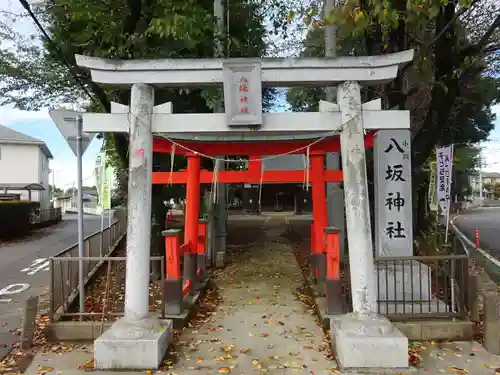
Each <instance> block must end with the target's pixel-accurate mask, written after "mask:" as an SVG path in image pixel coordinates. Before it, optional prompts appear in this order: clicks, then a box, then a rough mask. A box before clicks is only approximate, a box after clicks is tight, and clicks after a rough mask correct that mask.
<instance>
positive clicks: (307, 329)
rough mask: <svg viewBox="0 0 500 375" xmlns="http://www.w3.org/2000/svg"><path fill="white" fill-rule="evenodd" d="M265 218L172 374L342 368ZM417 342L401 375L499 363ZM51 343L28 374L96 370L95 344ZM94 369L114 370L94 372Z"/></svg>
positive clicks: (475, 348)
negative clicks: (261, 234)
mask: <svg viewBox="0 0 500 375" xmlns="http://www.w3.org/2000/svg"><path fill="white" fill-rule="evenodd" d="M260 225H262V226H263V227H264V230H265V239H264V240H263V241H259V242H258V243H255V244H254V245H253V246H252V247H251V248H249V249H245V250H243V251H238V252H236V253H234V254H233V258H232V262H231V264H230V265H229V266H227V267H226V268H225V269H224V270H222V271H220V272H218V273H217V274H216V276H215V279H216V283H217V285H218V286H219V296H218V297H219V302H218V305H217V307H216V309H215V310H214V311H213V312H210V313H207V314H206V315H204V316H201V317H199V320H200V321H199V324H196V325H195V326H194V327H192V328H187V329H185V330H184V331H183V332H182V334H181V335H180V337H179V338H178V341H177V342H176V344H175V345H174V346H173V347H172V349H171V350H170V353H169V356H170V357H171V358H172V360H171V361H170V360H168V361H167V364H168V365H169V366H168V367H167V368H165V369H163V370H161V371H162V372H165V373H167V374H171V375H200V374H217V373H231V374H238V375H240V374H241V375H250V374H264V373H266V374H276V375H277V374H279V375H285V374H309V375H311V374H312V375H317V374H338V373H340V371H338V370H337V368H336V362H335V361H334V360H333V359H331V356H330V352H329V342H328V340H326V339H325V338H324V332H323V331H322V329H321V328H320V327H319V326H318V324H317V322H316V319H315V317H314V315H313V313H312V311H310V309H309V307H308V305H307V304H305V303H303V302H302V300H303V299H304V296H303V295H302V294H301V293H300V290H301V289H300V287H301V286H302V282H303V279H302V275H301V271H300V269H299V267H298V265H297V262H296V260H295V256H294V254H293V248H292V244H291V243H290V242H289V241H287V240H286V239H284V238H283V237H282V236H281V234H282V233H283V232H284V229H285V228H286V225H285V223H284V218H280V219H278V218H270V219H268V220H264V221H261V223H260ZM249 230H251V229H249ZM256 237H258V236H257V235H256ZM415 346H418V347H419V349H417V351H418V352H419V353H420V356H421V364H420V366H419V368H412V369H411V370H410V371H408V372H407V373H400V375H407V374H408V375H409V374H420V375H437V374H442V373H448V374H471V375H495V369H496V368H498V367H500V358H499V357H495V356H491V355H490V354H488V353H487V352H486V351H485V350H484V349H483V348H482V347H481V346H480V345H479V344H477V343H469V342H466V343H449V344H438V343H435V342H428V343H418V344H415ZM54 347H55V349H53V348H51V347H48V348H46V351H45V353H39V354H38V355H37V356H36V357H35V359H34V360H33V362H32V364H31V366H30V367H29V368H28V369H27V371H26V372H25V374H26V375H40V374H42V373H43V374H47V375H82V374H83V373H84V372H83V371H84V370H85V368H90V369H91V367H92V364H91V361H92V358H93V349H92V343H89V344H85V345H77V346H74V347H73V346H71V345H69V344H63V345H59V344H58V345H55V346H54ZM387 355H391V353H387ZM499 371H500V370H499ZM94 374H95V375H104V374H112V372H110V371H94ZM128 374H130V375H132V374H144V371H135V372H126V371H125V372H121V375H128ZM146 374H148V375H149V374H150V372H146ZM351 374H352V373H351Z"/></svg>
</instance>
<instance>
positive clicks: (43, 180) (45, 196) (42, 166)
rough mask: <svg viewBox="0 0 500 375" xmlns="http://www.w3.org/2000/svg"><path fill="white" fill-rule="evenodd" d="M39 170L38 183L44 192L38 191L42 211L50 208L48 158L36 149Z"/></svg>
mask: <svg viewBox="0 0 500 375" xmlns="http://www.w3.org/2000/svg"><path fill="white" fill-rule="evenodd" d="M38 150H39V151H38V158H39V169H38V183H39V184H40V185H42V186H43V187H44V188H45V190H43V191H40V192H39V194H40V197H39V202H40V208H41V209H42V210H45V209H48V208H50V193H49V170H50V168H49V158H48V157H47V155H45V153H44V152H43V151H42V149H41V148H39V149H38Z"/></svg>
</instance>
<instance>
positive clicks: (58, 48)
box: [0, 0, 288, 251]
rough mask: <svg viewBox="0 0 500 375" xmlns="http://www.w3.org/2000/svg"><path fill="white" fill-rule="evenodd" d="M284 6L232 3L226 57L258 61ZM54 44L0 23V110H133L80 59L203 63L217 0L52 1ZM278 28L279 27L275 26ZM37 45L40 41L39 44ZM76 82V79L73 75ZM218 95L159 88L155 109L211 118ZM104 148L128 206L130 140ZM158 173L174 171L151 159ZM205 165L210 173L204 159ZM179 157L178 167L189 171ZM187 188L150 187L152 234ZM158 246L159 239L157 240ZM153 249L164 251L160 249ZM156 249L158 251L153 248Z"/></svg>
mask: <svg viewBox="0 0 500 375" xmlns="http://www.w3.org/2000/svg"><path fill="white" fill-rule="evenodd" d="M285 3H286V2H285V1H278V2H272V1H270V2H269V4H267V2H266V4H267V6H266V7H265V8H264V9H263V8H262V5H263V4H264V3H260V2H257V1H247V0H237V1H231V2H227V4H226V10H227V15H228V17H225V28H226V29H227V30H228V32H227V33H226V34H225V35H222V36H221V39H222V40H221V43H222V44H223V45H224V47H225V53H226V56H230V57H260V56H262V55H263V54H264V52H265V49H266V43H265V40H266V29H265V25H264V23H265V21H266V22H267V21H271V22H272V21H273V20H274V19H275V18H276V17H280V19H281V18H283V17H284V16H283V15H284V14H286V9H288V8H286V6H285ZM33 11H34V13H35V14H36V15H37V17H38V18H39V19H40V21H41V23H42V25H43V26H44V28H45V30H46V31H47V34H48V36H49V37H50V39H51V41H50V42H49V41H47V39H43V38H42V43H39V42H37V40H38V39H39V37H38V36H35V37H33V36H27V37H26V36H22V35H19V34H17V33H15V32H14V31H13V30H12V28H10V27H9V25H8V24H7V23H4V24H1V25H0V32H1V33H2V37H3V39H4V44H3V46H2V47H3V48H1V49H0V78H1V79H2V82H3V85H2V86H1V87H0V104H7V103H14V104H15V105H16V106H17V107H18V108H20V109H26V110H35V109H38V108H41V107H47V106H55V105H56V104H57V103H61V102H66V103H67V102H70V103H82V100H83V101H87V102H88V101H89V97H88V96H90V97H91V100H90V102H88V104H83V107H84V108H85V109H87V110H89V111H105V112H109V110H110V102H111V101H116V102H119V103H123V104H128V102H129V98H130V92H129V90H122V89H106V88H102V87H100V86H98V85H96V84H94V83H93V82H92V81H91V79H90V75H89V73H88V72H85V71H82V70H81V69H79V68H78V67H77V66H76V64H75V60H74V55H75V54H83V55H91V56H95V57H102V58H110V59H148V58H149V59H153V58H155V59H158V58H200V57H211V56H213V53H214V24H215V20H214V17H213V15H212V13H213V0H169V1H166V0H144V1H141V0H127V1H126V2H123V1H118V0H109V1H106V2H102V1H100V0H74V1H66V0H52V1H48V2H45V5H43V6H41V7H38V8H36V9H33ZM277 26H279V25H277ZM34 40H35V42H34ZM75 76H76V77H78V81H75V78H74V77H75ZM220 97H221V93H220V91H219V90H202V89H190V90H186V89H179V90H172V89H165V90H161V89H157V90H156V92H155V99H156V102H157V103H156V104H160V103H164V102H167V101H171V102H172V103H173V108H174V111H175V112H176V113H195V112H197V113H207V112H211V111H212V110H213V109H214V107H215V106H216V105H217V104H218V102H219V98H220ZM263 98H264V108H266V109H268V108H269V107H270V106H271V105H272V103H273V100H274V90H271V89H266V90H264V92H263ZM104 138H105V148H106V149H107V150H108V154H109V155H110V162H111V164H112V165H113V167H114V170H115V171H116V177H117V182H118V193H117V194H116V196H115V200H116V201H122V202H124V201H126V189H127V176H128V160H127V150H128V136H127V135H124V134H108V135H105V137H104ZM153 164H154V169H155V170H159V169H161V170H169V169H170V164H171V163H170V155H166V154H155V155H154V160H153ZM204 164H205V167H209V168H210V167H212V162H211V161H210V160H204ZM185 165H186V164H185V160H184V159H183V158H182V157H176V158H175V163H174V168H175V169H178V168H184V167H185ZM183 190H184V188H183V187H182V186H173V187H165V186H161V185H155V186H154V187H153V216H154V223H155V224H154V229H153V232H154V234H158V232H159V230H160V229H161V228H162V226H163V223H164V218H165V214H166V207H165V205H164V204H163V201H164V200H166V199H167V198H170V197H171V196H178V195H181V194H182V193H183ZM153 238H155V239H156V240H158V236H155V235H153ZM152 248H153V249H159V245H158V244H156V245H154V246H153V247H152ZM153 251H154V250H153Z"/></svg>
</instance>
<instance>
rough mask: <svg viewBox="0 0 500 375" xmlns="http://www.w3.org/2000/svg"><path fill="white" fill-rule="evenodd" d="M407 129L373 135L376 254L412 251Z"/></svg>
mask: <svg viewBox="0 0 500 375" xmlns="http://www.w3.org/2000/svg"><path fill="white" fill-rule="evenodd" d="M410 142H411V141H410V131H409V130H406V129H405V130H379V131H378V132H377V134H376V136H375V144H374V166H375V173H374V176H375V241H376V248H377V254H378V256H381V257H382V256H388V257H394V256H411V255H412V254H413V224H412V214H413V213H412V192H411V149H410Z"/></svg>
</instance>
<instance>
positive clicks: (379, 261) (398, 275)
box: [344, 235, 470, 320]
mask: <svg viewBox="0 0 500 375" xmlns="http://www.w3.org/2000/svg"><path fill="white" fill-rule="evenodd" d="M375 270H376V275H375V283H376V285H375V288H376V291H377V310H378V313H379V314H382V315H385V316H387V317H388V318H389V319H391V320H410V319H424V318H427V319H429V318H466V317H467V316H468V314H469V311H470V306H469V304H470V299H469V255H468V252H467V249H466V244H464V243H463V242H462V241H460V239H459V238H458V237H456V236H453V235H450V246H448V247H444V249H443V251H442V254H439V255H417V256H404V257H376V259H375ZM344 272H345V277H344V288H345V291H346V292H345V298H346V306H347V311H352V304H351V291H350V287H349V284H350V282H349V280H350V276H349V266H348V264H346V266H345V267H344Z"/></svg>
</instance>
